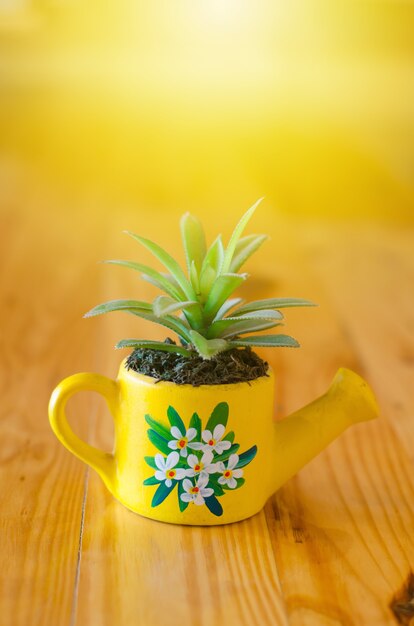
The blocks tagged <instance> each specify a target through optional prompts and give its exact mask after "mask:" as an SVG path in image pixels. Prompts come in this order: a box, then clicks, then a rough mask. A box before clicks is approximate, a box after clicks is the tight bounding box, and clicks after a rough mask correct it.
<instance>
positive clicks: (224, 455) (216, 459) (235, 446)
mask: <svg viewBox="0 0 414 626" xmlns="http://www.w3.org/2000/svg"><path fill="white" fill-rule="evenodd" d="M239 448H240V444H239V443H233V444H232V445H231V446H230V448H229V449H228V450H225V451H224V452H223V453H222V454H218V455H217V456H215V457H214V463H218V462H219V461H227V459H228V458H229V457H230V456H231V455H232V454H236V452H237V451H238V449H239Z"/></svg>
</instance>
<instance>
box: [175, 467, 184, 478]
mask: <svg viewBox="0 0 414 626" xmlns="http://www.w3.org/2000/svg"><path fill="white" fill-rule="evenodd" d="M185 476H186V473H185V469H182V468H181V467H180V468H179V469H177V470H175V480H182V479H183V478H185Z"/></svg>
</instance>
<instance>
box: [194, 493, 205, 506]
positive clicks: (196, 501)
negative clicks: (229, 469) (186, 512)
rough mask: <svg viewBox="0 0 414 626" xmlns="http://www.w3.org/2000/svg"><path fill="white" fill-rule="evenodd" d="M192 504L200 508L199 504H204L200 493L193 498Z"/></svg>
mask: <svg viewBox="0 0 414 626" xmlns="http://www.w3.org/2000/svg"><path fill="white" fill-rule="evenodd" d="M194 504H197V505H198V506H200V505H201V504H204V498H203V496H202V495H201V493H198V494H197V497H196V498H194Z"/></svg>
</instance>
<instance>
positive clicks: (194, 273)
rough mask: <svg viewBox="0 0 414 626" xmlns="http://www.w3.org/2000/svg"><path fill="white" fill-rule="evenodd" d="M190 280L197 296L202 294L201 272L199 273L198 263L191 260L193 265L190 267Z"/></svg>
mask: <svg viewBox="0 0 414 626" xmlns="http://www.w3.org/2000/svg"><path fill="white" fill-rule="evenodd" d="M190 281H191V284H192V286H193V289H194V291H195V293H196V295H197V297H198V296H199V295H200V289H201V288H200V278H199V274H198V270H197V267H196V264H195V263H194V261H191V267H190Z"/></svg>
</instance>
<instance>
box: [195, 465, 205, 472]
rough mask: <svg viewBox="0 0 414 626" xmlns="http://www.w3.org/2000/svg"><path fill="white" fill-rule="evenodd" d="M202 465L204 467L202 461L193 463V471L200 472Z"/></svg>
mask: <svg viewBox="0 0 414 626" xmlns="http://www.w3.org/2000/svg"><path fill="white" fill-rule="evenodd" d="M203 467H204V465H203V464H202V463H197V464H196V465H194V471H195V472H201V470H202V469H203Z"/></svg>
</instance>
